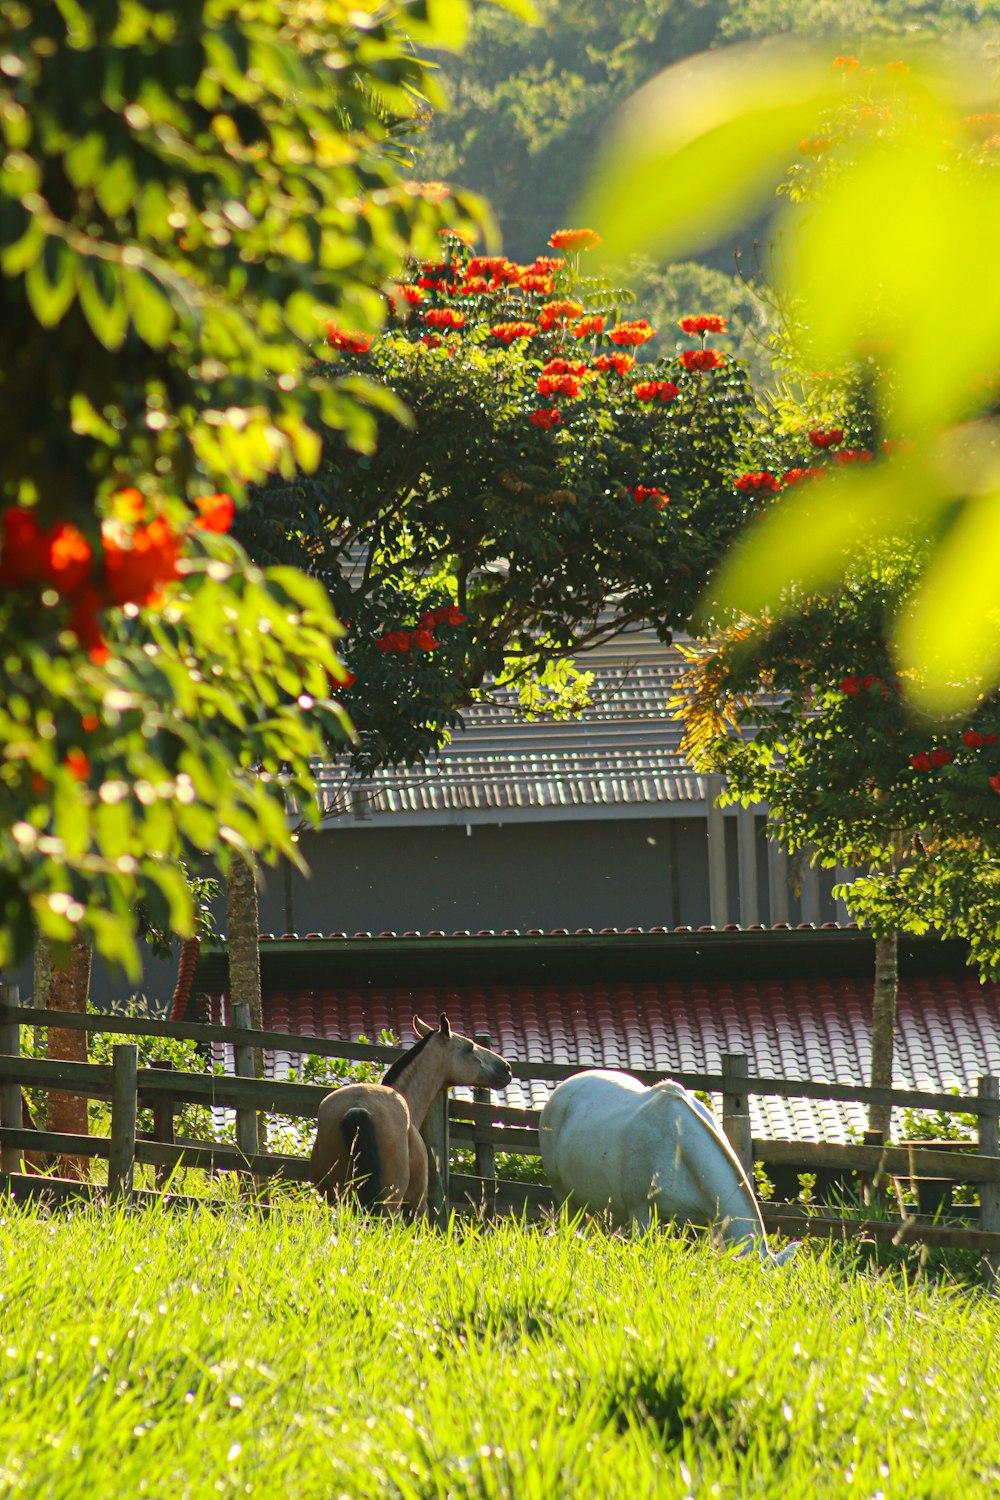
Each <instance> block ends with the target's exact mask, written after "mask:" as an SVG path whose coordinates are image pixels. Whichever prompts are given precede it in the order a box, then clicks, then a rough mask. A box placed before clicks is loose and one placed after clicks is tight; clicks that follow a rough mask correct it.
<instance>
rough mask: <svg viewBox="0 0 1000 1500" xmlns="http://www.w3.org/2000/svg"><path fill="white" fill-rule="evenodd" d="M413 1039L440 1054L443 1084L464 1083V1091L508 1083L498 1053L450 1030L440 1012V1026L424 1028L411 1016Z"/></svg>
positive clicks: (507, 1070)
mask: <svg viewBox="0 0 1000 1500" xmlns="http://www.w3.org/2000/svg"><path fill="white" fill-rule="evenodd" d="M413 1029H414V1031H415V1032H416V1033H417V1036H419V1037H421V1038H425V1039H426V1042H427V1046H428V1047H434V1048H436V1049H437V1050H438V1051H439V1053H440V1058H441V1062H442V1065H443V1068H444V1073H445V1081H446V1084H447V1085H448V1086H449V1087H451V1086H453V1085H455V1084H464V1085H466V1087H468V1088H485V1089H503V1088H506V1087H507V1085H508V1083H510V1080H511V1076H512V1075H511V1071H510V1065H509V1064H508V1063H507V1062H505V1061H504V1059H503V1058H502V1057H501V1056H500V1054H499V1052H491V1051H490V1049H489V1048H488V1047H480V1046H479V1045H478V1043H476V1042H474V1041H472V1040H471V1038H469V1037H467V1036H460V1035H459V1033H458V1032H457V1031H452V1029H451V1027H450V1025H449V1024H448V1017H447V1016H446V1015H445V1014H444V1013H443V1012H442V1014H441V1024H440V1026H428V1024H427V1022H426V1021H422V1020H421V1019H420V1017H419V1016H414V1017H413Z"/></svg>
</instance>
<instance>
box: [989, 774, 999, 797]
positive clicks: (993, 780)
mask: <svg viewBox="0 0 1000 1500" xmlns="http://www.w3.org/2000/svg"><path fill="white" fill-rule="evenodd" d="M987 779H988V781H989V784H990V786H991V787H992V788H993V790H994V791H995V792H997V793H998V794H1000V772H998V773H997V775H996V776H990V777H988V778H987Z"/></svg>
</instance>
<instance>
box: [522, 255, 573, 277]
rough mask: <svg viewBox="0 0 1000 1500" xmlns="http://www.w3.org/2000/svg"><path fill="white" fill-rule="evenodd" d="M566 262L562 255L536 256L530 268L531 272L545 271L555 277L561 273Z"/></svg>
mask: <svg viewBox="0 0 1000 1500" xmlns="http://www.w3.org/2000/svg"><path fill="white" fill-rule="evenodd" d="M565 264H566V262H565V260H564V259H563V257H562V256H561V255H536V256H535V259H534V261H533V263H532V264H531V265H530V266H529V267H528V269H529V270H530V271H544V272H546V273H547V274H548V275H553V274H554V273H555V272H556V271H561V270H562V269H563V267H564V266H565Z"/></svg>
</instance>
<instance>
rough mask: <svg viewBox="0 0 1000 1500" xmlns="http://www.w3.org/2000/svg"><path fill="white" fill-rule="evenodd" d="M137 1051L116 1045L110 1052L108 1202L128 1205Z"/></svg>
mask: <svg viewBox="0 0 1000 1500" xmlns="http://www.w3.org/2000/svg"><path fill="white" fill-rule="evenodd" d="M138 1071H139V1048H138V1047H137V1046H136V1044H135V1042H116V1043H115V1045H114V1047H113V1048H112V1052H111V1147H110V1150H109V1153H108V1202H109V1203H113V1202H115V1201H116V1200H120V1201H121V1202H122V1203H130V1202H131V1199H132V1181H133V1177H134V1175H135V1117H136V1108H137V1103H138V1101H137V1097H136V1081H137V1077H138Z"/></svg>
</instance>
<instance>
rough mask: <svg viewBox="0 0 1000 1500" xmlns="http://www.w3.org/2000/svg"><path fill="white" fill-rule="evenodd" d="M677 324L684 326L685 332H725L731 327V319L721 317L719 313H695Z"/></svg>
mask: <svg viewBox="0 0 1000 1500" xmlns="http://www.w3.org/2000/svg"><path fill="white" fill-rule="evenodd" d="M677 326H678V327H679V328H683V330H684V332H685V333H725V331H726V329H727V328H728V327H729V319H728V318H723V317H720V315H719V314H718V313H695V314H693V315H692V316H691V317H688V318H681V319H680V320H679V322H678V325H677Z"/></svg>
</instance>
